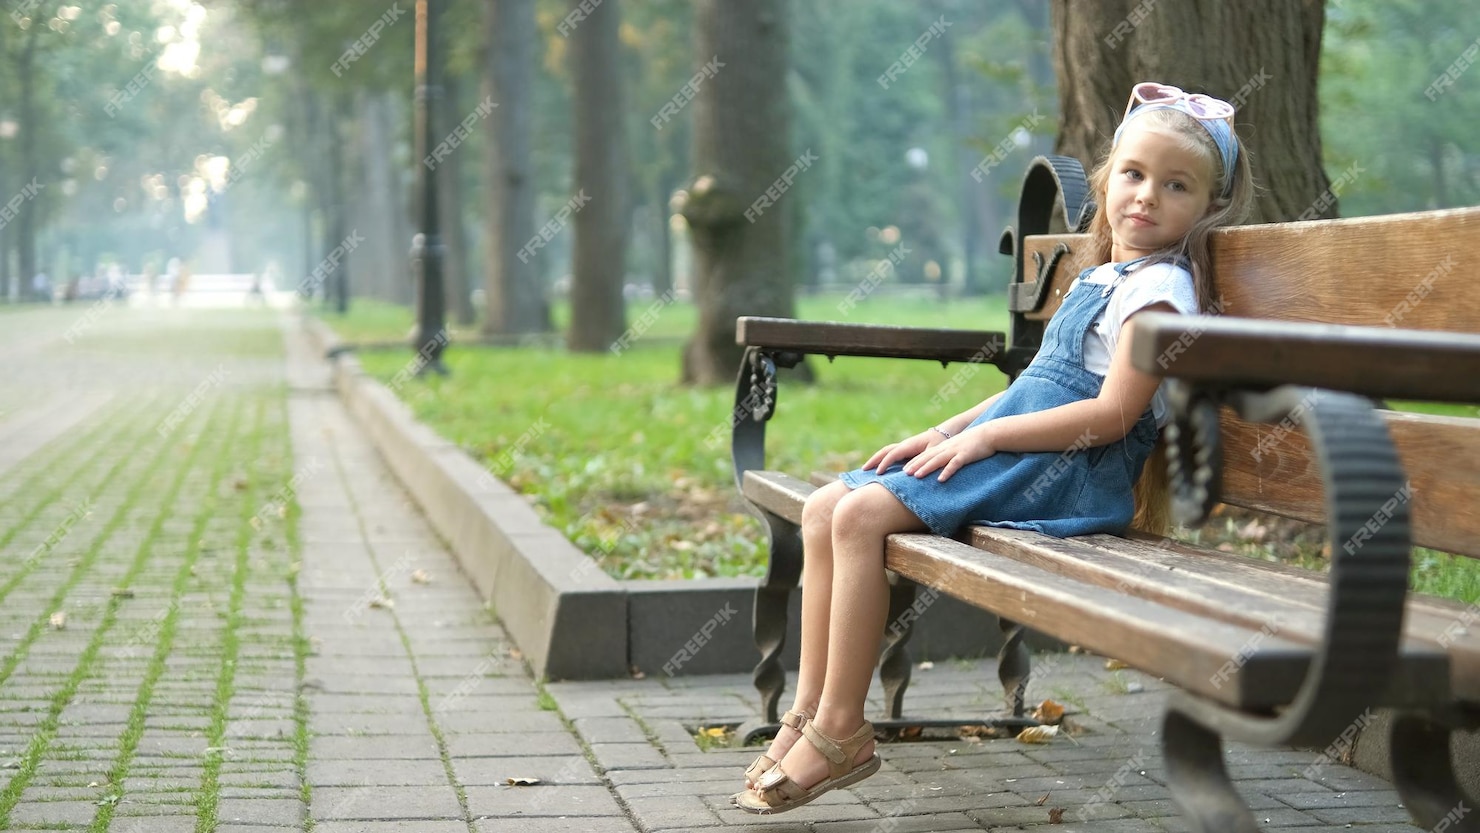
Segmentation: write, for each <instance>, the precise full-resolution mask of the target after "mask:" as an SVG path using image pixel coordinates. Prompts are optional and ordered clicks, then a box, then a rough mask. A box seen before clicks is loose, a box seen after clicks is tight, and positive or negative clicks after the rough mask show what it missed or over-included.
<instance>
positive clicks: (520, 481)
mask: <svg viewBox="0 0 1480 833" xmlns="http://www.w3.org/2000/svg"><path fill="white" fill-rule="evenodd" d="M838 300H840V298H839V297H837V296H834V297H832V298H810V299H805V300H804V301H803V303H802V304H801V314H802V315H805V316H807V317H811V318H822V317H827V316H826V313H827V312H829V311H831V312H832V313H834V314H833V315H832V317H834V318H838V317H842V316H839V315H837V314H836V313H837V309H836V306H837V303H838ZM853 312H854V315H852V316H851V318H852V319H853V320H858V321H887V322H889V323H915V324H921V325H935V326H957V327H974V328H978V329H1000V328H1001V326H1002V325H1004V324H1005V322H1006V312H1005V309H1004V307H1003V302H1002V300H1001V299H1000V298H993V299H973V300H970V301H962V302H958V303H956V304H954V305H952V307H951V308H949V309H948V310H945V311H941V310H940V308H938V307H936V306H935V305H934V304H933V303H927V302H920V301H909V302H904V301H899V300H889V299H879V300H874V299H869V300H868V301H866V302H865V303H864V304H862V305H860V306H859V307H858V308H857V309H855V310H854V311H853ZM670 314H672V315H674V316H679V315H681V314H684V313H683V312H682V311H681V310H680V305H674V306H673V308H672V310H671V312H669V311H665V312H663V313H660V314H659V315H658V316H657V319H656V323H655V324H654V327H653V328H652V330H650V331H648V333H647V334H645V335H644V336H643V337H642V338H640V339H638V340H636V341H635V343H634V344H633V346H632V348H631V349H629V350H627V351H626V352H624V353H623V354H621V355H620V356H617V355H613V354H610V353H602V354H594V355H586V354H582V355H577V354H569V353H566V352H564V351H561V350H552V349H540V348H530V347H523V348H483V347H461V348H455V349H452V350H449V351H448V352H447V354H446V356H445V360H446V361H447V364H448V366H449V368H450V369H451V371H452V373H451V376H449V377H447V378H445V379H442V378H429V379H426V380H416V381H413V382H409V383H407V384H404V385H402V386H401V387H400V388H399V389H398V393H399V394H400V395H401V396H402V398H403V399H405V400H406V402H408V403H409V404H410V405H411V407H412V408H413V409H414V410H415V412H416V414H417V416H418V417H419V418H421V419H422V420H424V421H426V422H427V423H429V424H430V425H432V426H433V427H434V428H435V429H436V430H437V431H438V432H439V433H441V434H442V435H443V436H445V437H448V438H450V439H451V440H452V441H454V442H456V443H458V444H459V445H460V446H461V447H462V448H464V449H465V450H467V451H468V452H469V453H470V454H472V455H473V457H474V458H475V459H477V460H479V461H480V462H481V463H482V464H483V465H484V466H486V467H487V468H488V469H489V470H490V471H492V472H493V473H494V475H496V476H497V477H499V478H501V479H503V480H505V481H506V482H508V483H510V484H511V485H513V486H514V487H515V488H516V489H518V490H520V491H521V492H524V493H526V494H528V495H530V496H531V497H532V499H533V502H534V504H535V506H536V507H537V508H538V510H539V511H540V513H541V514H542V515H543V516H544V519H545V520H546V522H547V523H549V524H551V525H552V526H554V527H555V528H557V529H560V530H562V531H563V532H564V533H565V534H566V535H567V536H568V537H570V538H571V539H572V540H573V541H574V542H575V543H576V544H577V546H581V547H583V548H585V549H586V550H588V551H590V552H593V553H598V554H599V555H600V556H601V560H602V563H603V566H604V567H606V568H607V569H608V571H609V572H611V573H613V574H614V575H616V576H618V577H621V578H694V577H701V576H737V575H760V574H761V573H762V572H763V570H764V564H765V552H764V543H763V536H762V535H761V534H760V528H759V526H758V524H757V522H756V521H755V520H754V519H753V518H752V517H751V516H750V515H749V514H748V513H747V512H746V509H745V507H744V505H743V504H742V503H741V502H740V500H739V498H738V497H737V495H736V494H735V486H734V480H733V469H732V465H731V462H730V449H729V428H728V425H729V414H730V412H731V410H732V408H733V405H734V393H733V391H732V389H731V388H730V387H729V386H725V387H719V388H707V389H699V388H691V387H683V386H680V385H679V384H678V375H679V366H680V365H679V350H680V348H679V345H678V343H677V342H676V341H667V340H663V339H660V338H657V337H655V333H657V332H658V331H659V330H660V325H662V324H663V321H664V319H665V318H666V317H667V316H668V315H670ZM379 315H380V313H379V312H375V313H374V314H373V315H372V316H369V317H378V316H379ZM911 318H913V322H911V321H910V319H911ZM360 359H361V361H362V362H363V363H364V366H365V368H366V370H367V371H368V372H370V373H372V374H373V375H375V376H376V377H378V378H380V379H381V380H382V381H385V382H387V383H390V382H392V381H393V380H394V379H395V378H396V376H397V374H398V373H400V372H401V371H402V370H404V369H405V368H407V367H408V365H409V360H410V359H411V355H410V352H409V351H407V352H406V353H402V352H400V351H381V352H368V353H365V354H363V355H361V357H360ZM812 366H813V368H814V370H815V371H816V373H817V376H818V379H819V381H820V384H817V385H813V386H804V385H800V384H794V383H793V384H788V383H786V382H785V381H783V384H782V387H781V391H780V394H779V397H778V400H779V401H778V414H779V416H778V419H779V420H780V422H779V423H777V425H778V430H776V431H773V432H772V433H773V438H772V442H771V443H770V449H769V451H770V454H771V456H770V458H769V460H768V465H771V466H773V467H775V468H778V469H782V470H786V471H800V472H810V471H814V470H827V471H842V470H845V469H848V468H852V467H856V466H857V465H859V464H861V463H862V462H863V461H864V460H865V459H866V458H867V457H868V455H869V454H871V453H873V451H875V450H876V449H878V448H879V447H880V446H882V445H884V444H885V443H889V442H893V441H895V440H897V439H900V438H902V437H904V436H908V435H910V434H913V433H915V432H918V431H920V430H923V429H925V428H928V427H929V426H930V425H932V424H934V423H935V422H937V421H939V420H940V418H941V417H942V416H943V415H945V414H949V413H956V412H958V411H960V410H964V409H965V408H968V407H970V406H971V405H973V404H975V403H977V402H979V401H981V399H983V398H985V397H986V396H989V395H991V394H992V393H995V392H997V391H999V390H1001V389H1002V386H1003V385H1004V384H1005V382H1006V380H1005V379H1004V377H1003V376H1002V375H1001V374H1000V373H998V372H997V371H996V370H995V369H993V368H990V367H979V366H973V367H963V366H961V365H952V366H951V367H950V368H947V369H943V368H941V367H940V366H938V365H929V364H922V363H920V362H907V361H891V360H879V359H852V360H849V359H840V360H838V361H837V362H836V363H834V364H828V363H827V362H826V360H813V361H812ZM963 372H964V374H965V375H967V376H969V377H970V378H969V380H968V381H967V382H966V383H965V384H963V385H961V386H960V387H961V389H960V390H958V391H957V392H956V393H954V394H953V395H950V396H946V397H944V399H943V401H942V402H940V403H939V404H936V405H932V404H931V399H932V398H933V397H936V396H937V394H938V393H939V392H940V390H941V387H942V386H943V385H945V384H946V383H948V382H950V381H951V380H952V379H953V378H956V377H957V374H961V373H963Z"/></svg>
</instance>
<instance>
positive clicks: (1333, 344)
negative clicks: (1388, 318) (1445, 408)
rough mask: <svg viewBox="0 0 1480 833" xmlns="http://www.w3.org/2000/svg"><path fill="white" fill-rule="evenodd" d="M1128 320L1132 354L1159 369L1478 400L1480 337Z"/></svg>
mask: <svg viewBox="0 0 1480 833" xmlns="http://www.w3.org/2000/svg"><path fill="white" fill-rule="evenodd" d="M1133 326H1134V327H1135V329H1134V331H1133V332H1134V335H1133V345H1132V353H1131V361H1132V363H1134V364H1135V366H1136V367H1137V368H1138V369H1140V370H1142V371H1144V372H1146V373H1151V374H1154V375H1157V376H1172V377H1176V378H1179V379H1184V380H1187V381H1188V382H1192V383H1198V382H1203V383H1213V384H1215V385H1217V386H1220V387H1229V388H1254V389H1265V388H1272V387H1275V386H1278V385H1285V384H1293V385H1301V386H1305V387H1314V388H1327V389H1331V390H1344V391H1349V392H1351V393H1355V394H1360V395H1362V396H1369V397H1377V398H1381V399H1389V398H1391V399H1416V400H1420V401H1428V402H1480V335H1473V334H1470V333H1453V332H1433V331H1427V330H1404V329H1394V328H1388V327H1357V326H1349V325H1342V324H1307V323H1301V322H1292V321H1270V320H1265V319H1252V318H1233V317H1223V316H1213V315H1173V314H1171V313H1162V312H1147V313H1143V314H1141V315H1138V316H1136V318H1135V321H1134V323H1133Z"/></svg>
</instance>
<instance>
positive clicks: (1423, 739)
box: [1389, 712, 1480, 833]
mask: <svg viewBox="0 0 1480 833" xmlns="http://www.w3.org/2000/svg"><path fill="white" fill-rule="evenodd" d="M1472 725H1473V723H1472ZM1391 732H1392V734H1391V736H1390V738H1389V740H1390V741H1391V743H1392V753H1391V754H1392V763H1393V782H1394V783H1395V784H1396V786H1397V787H1398V794H1399V795H1400V796H1402V797H1403V805H1404V806H1405V807H1407V808H1408V812H1409V813H1410V814H1411V815H1412V816H1413V818H1414V820H1415V821H1417V822H1418V824H1419V826H1420V827H1423V828H1424V829H1426V830H1447V831H1453V833H1475V831H1480V802H1477V801H1476V799H1475V798H1473V797H1471V795H1470V794H1469V792H1468V791H1467V790H1465V788H1464V787H1463V786H1462V785H1461V784H1460V783H1459V781H1458V779H1456V778H1455V777H1454V758H1453V751H1452V750H1451V749H1450V745H1449V740H1450V737H1451V735H1452V730H1451V729H1450V727H1448V726H1445V725H1444V724H1442V723H1440V722H1438V721H1436V720H1433V719H1431V718H1430V717H1429V716H1428V715H1424V714H1417V713H1412V712H1408V713H1403V714H1400V715H1398V716H1397V717H1396V718H1394V720H1393V725H1392V729H1391ZM1446 820H1447V822H1448V823H1447V824H1446V823H1445V822H1446Z"/></svg>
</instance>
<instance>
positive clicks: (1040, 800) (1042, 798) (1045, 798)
mask: <svg viewBox="0 0 1480 833" xmlns="http://www.w3.org/2000/svg"><path fill="white" fill-rule="evenodd" d="M1051 795H1053V793H1044V794H1043V795H1041V796H1039V797H1038V800H1037V801H1035V802H1033V806H1035V807H1042V806H1043V805H1044V803H1045V802H1047V801H1048V797H1049V796H1051Z"/></svg>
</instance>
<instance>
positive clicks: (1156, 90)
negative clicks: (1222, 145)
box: [1121, 81, 1234, 127]
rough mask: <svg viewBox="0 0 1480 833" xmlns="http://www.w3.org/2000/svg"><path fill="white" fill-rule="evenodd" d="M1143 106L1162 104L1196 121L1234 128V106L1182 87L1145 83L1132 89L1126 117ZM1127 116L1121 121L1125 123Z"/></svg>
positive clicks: (1151, 82) (1126, 108)
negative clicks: (1221, 122)
mask: <svg viewBox="0 0 1480 833" xmlns="http://www.w3.org/2000/svg"><path fill="white" fill-rule="evenodd" d="M1142 104H1162V105H1166V106H1168V107H1172V108H1174V109H1177V110H1181V111H1182V112H1184V113H1186V114H1187V115H1189V116H1192V117H1193V118H1195V119H1202V120H1204V121H1226V122H1228V126H1229V127H1233V114H1234V109H1233V105H1232V104H1229V103H1228V102H1226V101H1224V100H1222V99H1221V98H1213V97H1212V96H1210V95H1203V94H1202V93H1190V94H1189V93H1187V92H1186V91H1184V90H1183V89H1182V88H1181V87H1173V86H1172V85H1170V84H1158V83H1156V82H1155V81H1143V82H1141V83H1140V84H1137V85H1136V86H1134V87H1132V88H1131V100H1130V101H1129V102H1127V103H1126V105H1125V116H1129V115H1130V114H1131V111H1132V110H1134V109H1136V107H1137V106H1139V105H1142ZM1125 116H1122V117H1121V121H1122V122H1123V121H1125Z"/></svg>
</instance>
